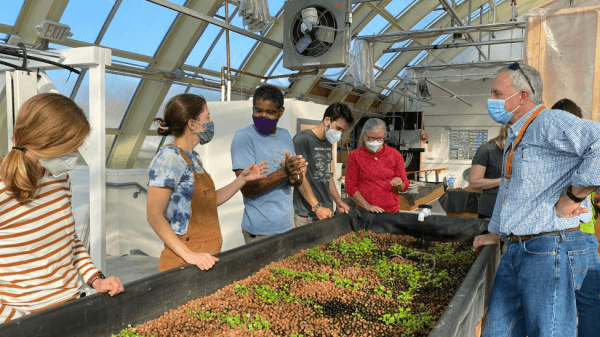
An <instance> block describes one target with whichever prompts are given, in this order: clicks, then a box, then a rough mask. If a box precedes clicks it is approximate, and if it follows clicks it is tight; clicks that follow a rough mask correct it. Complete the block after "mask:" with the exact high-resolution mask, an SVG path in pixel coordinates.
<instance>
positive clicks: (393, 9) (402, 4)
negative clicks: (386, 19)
mask: <svg viewBox="0 0 600 337" xmlns="http://www.w3.org/2000/svg"><path fill="white" fill-rule="evenodd" d="M416 3H417V0H394V1H392V2H390V3H389V4H388V5H387V6H385V9H386V10H387V11H388V12H390V14H392V15H393V16H394V17H396V18H397V17H398V16H399V15H401V14H404V12H406V11H407V10H408V9H410V8H411V7H412V6H413V5H414V4H416Z"/></svg>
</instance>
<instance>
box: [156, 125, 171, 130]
mask: <svg viewBox="0 0 600 337" xmlns="http://www.w3.org/2000/svg"><path fill="white" fill-rule="evenodd" d="M158 128H159V129H161V130H169V127H168V126H162V125H159V126H158Z"/></svg>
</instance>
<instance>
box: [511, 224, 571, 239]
mask: <svg viewBox="0 0 600 337" xmlns="http://www.w3.org/2000/svg"><path fill="white" fill-rule="evenodd" d="M579 229H580V227H579V226H577V227H573V228H569V229H565V230H564V231H563V232H565V233H568V232H574V231H578V230H579ZM560 232H561V231H554V232H544V233H539V234H531V235H520V236H519V235H514V234H511V235H509V236H508V238H509V240H510V241H512V242H519V238H521V241H527V240H531V239H533V238H535V237H536V236H542V235H553V234H560Z"/></svg>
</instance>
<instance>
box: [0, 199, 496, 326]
mask: <svg viewBox="0 0 600 337" xmlns="http://www.w3.org/2000/svg"><path fill="white" fill-rule="evenodd" d="M486 228H487V221H484V220H479V219H472V218H457V217H455V218H447V217H435V216H432V217H427V218H426V219H425V221H424V222H423V223H420V222H418V221H417V215H416V214H401V213H385V214H377V215H376V214H373V213H369V212H361V211H356V210H355V209H353V210H352V211H351V214H350V215H345V214H343V215H336V216H334V217H333V218H331V219H327V220H323V221H318V222H315V223H313V224H311V225H307V226H304V227H301V228H296V229H293V230H291V231H289V232H287V233H283V234H280V235H276V236H272V237H269V238H266V239H264V240H261V241H258V242H254V243H252V244H249V245H245V246H242V247H238V248H235V249H233V250H230V251H227V252H224V253H221V254H219V255H217V256H218V257H219V259H220V261H219V262H218V263H217V264H215V266H214V267H213V268H212V269H211V270H209V271H201V270H199V269H198V268H197V267H196V266H192V265H187V266H184V267H181V268H178V269H174V270H170V271H166V272H163V273H160V274H158V275H154V276H150V277H147V278H144V279H141V280H138V281H135V282H132V283H129V284H127V285H125V293H123V294H120V295H118V296H116V297H110V296H108V295H107V294H95V295H92V296H88V297H84V298H82V299H79V300H75V301H71V302H69V303H65V304H62V305H60V306H57V307H54V308H51V309H47V310H44V311H41V312H37V313H33V314H31V315H28V316H25V317H21V318H18V319H15V320H13V321H10V322H7V323H4V324H0V336H11V337H16V336H27V337H34V336H103V337H107V336H110V335H111V334H117V333H118V332H119V331H120V330H121V329H123V328H125V327H127V325H128V324H131V325H132V326H135V325H137V324H140V323H144V322H146V321H149V320H152V319H155V318H157V317H159V316H160V315H162V314H163V313H164V312H165V311H168V310H169V309H173V308H177V307H179V306H180V305H182V304H185V303H187V302H188V301H190V300H192V299H195V298H198V297H203V296H206V295H210V294H212V293H214V292H216V291H217V290H218V289H220V288H222V287H224V286H225V285H227V284H230V283H232V282H234V281H237V280H241V279H244V278H246V277H248V276H250V275H252V274H254V273H255V272H257V271H258V270H260V269H261V268H263V267H264V266H266V265H267V264H269V263H270V262H272V261H278V260H281V259H283V258H286V257H288V256H291V255H293V254H296V253H297V252H298V251H300V250H302V249H306V248H312V247H314V246H316V245H320V244H322V243H325V242H329V241H331V240H333V239H336V238H338V237H340V236H342V235H344V234H347V233H348V232H350V231H352V229H369V230H372V231H374V232H378V233H384V232H387V233H393V234H408V235H413V236H417V237H424V238H425V239H426V240H428V241H431V240H436V241H463V242H466V241H469V240H472V239H473V237H474V236H475V235H477V234H479V233H481V232H482V231H483V230H484V229H486ZM498 260H499V251H498V246H497V245H495V246H488V247H485V248H484V249H483V251H482V253H481V254H480V255H479V257H478V258H477V260H476V261H475V262H474V264H473V267H471V270H470V271H469V273H468V275H467V277H466V278H465V280H464V281H463V283H462V285H461V287H460V288H459V289H458V291H457V292H456V294H455V296H454V298H453V299H452V302H451V303H450V305H449V306H448V308H447V309H446V311H445V312H444V314H443V315H442V317H441V318H440V319H439V320H438V322H437V324H436V327H435V328H434V329H433V331H432V333H431V334H430V336H460V337H463V336H474V334H475V327H476V326H477V324H478V323H479V321H480V320H481V318H482V316H483V311H484V310H483V308H484V306H485V305H487V301H488V299H489V294H490V293H491V285H492V283H493V280H494V275H495V271H496V268H497V265H498Z"/></svg>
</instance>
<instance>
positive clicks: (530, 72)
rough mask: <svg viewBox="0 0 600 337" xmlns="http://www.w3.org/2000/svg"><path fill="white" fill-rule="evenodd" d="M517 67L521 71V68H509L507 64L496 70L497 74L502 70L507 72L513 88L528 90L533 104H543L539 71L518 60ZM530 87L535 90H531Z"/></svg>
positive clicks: (542, 87)
mask: <svg viewBox="0 0 600 337" xmlns="http://www.w3.org/2000/svg"><path fill="white" fill-rule="evenodd" d="M519 67H520V68H521V70H523V72H521V70H519V69H515V70H512V69H509V68H508V66H506V67H502V68H501V69H500V70H498V74H500V73H501V72H504V71H506V72H508V76H509V78H510V83H511V84H512V86H513V87H515V89H517V90H519V91H520V90H526V91H527V92H529V97H531V101H532V102H534V103H535V104H544V95H543V92H544V86H543V83H542V76H541V75H540V73H539V72H538V71H537V70H536V69H535V68H534V67H532V66H529V65H527V64H525V63H521V62H519ZM523 73H524V74H525V75H527V78H529V82H531V86H530V85H529V83H528V82H527V78H525V76H523ZM532 89H533V91H535V92H532Z"/></svg>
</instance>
